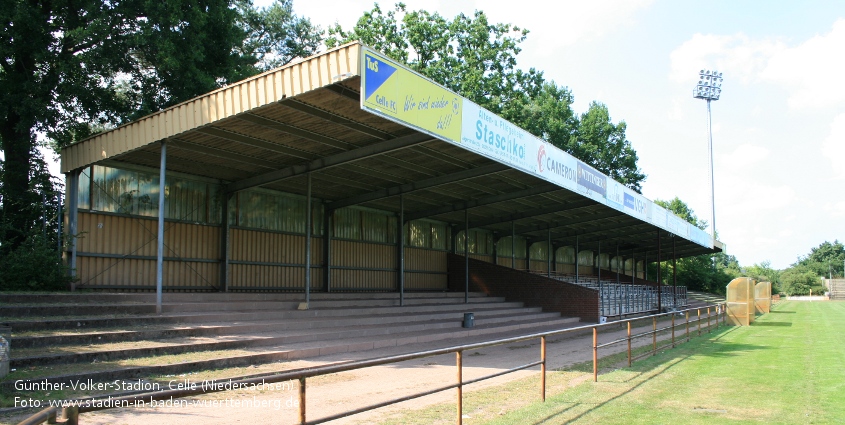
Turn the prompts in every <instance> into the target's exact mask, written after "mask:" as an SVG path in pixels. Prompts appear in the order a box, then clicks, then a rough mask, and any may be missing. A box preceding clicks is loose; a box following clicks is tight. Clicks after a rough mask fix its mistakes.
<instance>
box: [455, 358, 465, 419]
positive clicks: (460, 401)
mask: <svg viewBox="0 0 845 425" xmlns="http://www.w3.org/2000/svg"><path fill="white" fill-rule="evenodd" d="M455 354H456V355H457V358H456V365H457V367H458V376H457V378H458V387H457V389H458V399H457V401H458V408H457V413H458V418H457V424H458V425H461V424H462V423H463V421H464V418H463V416H464V405H463V403H464V393H463V392H464V378H463V367H464V366H463V365H464V362H463V351H458V352H456V353H455Z"/></svg>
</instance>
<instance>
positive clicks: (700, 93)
mask: <svg viewBox="0 0 845 425" xmlns="http://www.w3.org/2000/svg"><path fill="white" fill-rule="evenodd" d="M722 81H723V78H722V73H721V72H718V71H709V70H706V69H702V70H701V71H700V72H699V73H698V85H696V86H695V88H694V89H693V90H692V95H693V97H695V98H696V99H704V100H706V101H707V149H708V150H709V151H710V158H709V160H710V170H709V171H710V237H711V238H712V239H713V241H712V242H713V244H714V245H715V244H716V190H715V186H716V185H715V183H714V177H713V174H714V172H713V119H712V116H711V113H710V101H711V100H719V96H720V95H721V94H722Z"/></svg>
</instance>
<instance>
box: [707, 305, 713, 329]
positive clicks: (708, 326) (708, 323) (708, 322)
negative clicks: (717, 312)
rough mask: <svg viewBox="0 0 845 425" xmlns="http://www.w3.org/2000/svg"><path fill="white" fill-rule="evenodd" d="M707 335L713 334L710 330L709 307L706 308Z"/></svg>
mask: <svg viewBox="0 0 845 425" xmlns="http://www.w3.org/2000/svg"><path fill="white" fill-rule="evenodd" d="M707 333H713V331H711V330H710V307H707Z"/></svg>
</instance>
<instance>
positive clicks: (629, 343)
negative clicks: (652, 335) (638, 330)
mask: <svg viewBox="0 0 845 425" xmlns="http://www.w3.org/2000/svg"><path fill="white" fill-rule="evenodd" d="M628 367H631V321H630V320H629V321H628Z"/></svg>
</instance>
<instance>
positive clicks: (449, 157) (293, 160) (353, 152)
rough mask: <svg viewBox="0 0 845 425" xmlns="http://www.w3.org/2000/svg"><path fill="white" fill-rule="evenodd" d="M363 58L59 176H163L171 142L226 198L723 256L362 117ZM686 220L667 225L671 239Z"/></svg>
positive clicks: (121, 135) (210, 100)
mask: <svg viewBox="0 0 845 425" xmlns="http://www.w3.org/2000/svg"><path fill="white" fill-rule="evenodd" d="M366 52H368V50H366V48H365V47H364V46H362V45H361V44H359V43H357V42H354V43H350V44H346V45H344V46H340V47H338V48H335V49H332V50H330V51H328V52H325V53H322V54H319V55H317V56H314V57H311V58H307V59H305V60H303V61H301V62H298V63H294V64H289V65H286V66H284V67H281V68H278V69H275V70H272V71H269V72H266V73H263V74H260V75H257V76H255V77H252V78H249V79H246V80H243V81H241V82H238V83H234V84H232V85H229V86H227V87H223V88H220V89H218V90H215V91H213V92H211V93H208V94H205V95H203V96H200V97H197V98H195V99H192V100H190V101H187V102H184V103H182V104H179V105H176V106H174V107H171V108H168V109H166V110H164V111H161V112H158V113H155V114H152V115H149V116H147V117H144V118H142V119H139V120H137V121H134V122H131V123H128V124H126V125H123V126H121V127H118V128H116V129H113V130H111V131H108V132H105V133H101V134H99V135H96V136H94V137H92V138H89V139H86V140H83V141H81V142H79V143H76V144H74V145H71V146H69V147H67V148H65V149H63V150H62V155H61V157H62V164H61V167H62V171H63V172H65V173H67V172H71V171H74V170H78V169H80V168H83V167H86V166H89V165H92V164H101V165H108V166H116V167H126V166H129V167H131V166H132V165H140V166H147V167H152V168H158V166H159V161H160V152H161V143H160V142H161V141H166V142H167V147H168V149H167V170H168V171H175V172H180V173H185V174H191V175H196V176H203V177H208V178H213V179H217V180H219V181H220V182H221V184H223V185H224V187H225V190H226V191H227V192H229V193H234V192H237V191H240V190H244V189H249V188H254V187H264V188H269V189H275V190H280V191H284V192H289V193H298V194H305V192H306V187H307V184H306V181H307V177H306V176H307V174H308V173H309V172H310V173H311V177H312V194H313V195H312V196H314V197H316V198H319V199H322V200H323V201H324V202H325V203H326V205H327V207H328V208H330V209H337V208H341V207H345V206H351V205H359V206H365V207H371V208H376V209H380V210H386V211H393V212H398V211H399V208H400V202H399V196H398V195H400V194H401V195H403V196H402V198H403V202H404V217H405V219H406V220H413V219H422V218H428V219H435V220H441V221H445V222H449V223H452V224H454V225H455V226H457V228H458V229H462V228H463V227H464V220H465V216H464V214H465V211H466V213H467V214H468V222H469V227H470V228H484V229H488V230H491V231H494V232H497V233H498V234H499V236H508V235H510V234H511V232H512V231H515V233H516V234H517V235H520V236H523V237H527V238H528V239H529V240H531V241H545V240H547V238H549V236H550V237H551V239H552V242H553V243H554V244H555V246H564V245H571V246H574V245H575V243H576V237H577V238H578V244H579V247H580V249H582V250H584V249H593V250H595V249H597V248H598V244H599V243H601V244H602V248H601V249H602V251H603V252H613V251H614V250H615V248H616V247H617V246H618V247H619V249H620V251H621V252H620V254H622V255H624V256H626V257H630V254H631V253H635V254H636V255H637V257H638V258H639V257H640V256H642V255H647V256H648V257H649V258H655V256H656V252H657V244H658V238H657V235H658V230H661V229H662V230H663V231H661V232H660V235H661V241H662V243H663V252H664V254H663V258H669V255H671V246H672V239H673V233H675V234H677V235H679V236H680V237H674V242H675V243H676V249H677V256H678V257H684V256H690V255H698V254H704V253H711V252H719V251H721V248H722V245H721V243H719V242H718V241H716V242H715V248H709V247H707V246H704V245H703V244H702V243H701V238H700V234H698V233H696V235H698V236H699V238H698V239H697V240H698V242H695V241H694V240H696V238H695V237H691V236H690V235H689V234H686V235H685V234H683V232H680V231H676V232H671V231H670V230H667V226H665V225H662V222H661V223H658V224H655V221H654V220H649V219H643V217H637V216H635V215H632V214H631V213H629V212H626V210H625V208H620V207H617V208H614V207H612V205H611V204H610V203H608V202H605V201H603V200H602V199H601V198H600V197H597V196H596V194H595V193H591V194H590V193H587V194H585V193H580V192H579V191H574V190H572V188H566V187H562V186H561V185H559V184H556V183H554V182H552V181H550V180H549V179H545V178H541V177H539V175H538V174H537V173H532V172H527V171H525V170H523V169H519V168H515V167H514V166H512V164H508V163H507V162H506V161H505V162H503V161H500V160H497V159H496V158H491V157H490V156H489V155H483V154H481V153H479V151H478V150H477V149H476V150H472V149H467V148H466V147H464V146H461V145H460V143H455V142H454V140H453V141H451V142H450V141H447V140H444V138H443V137H441V136H440V135H437V134H432V132H431V131H426V129H420V128H415V127H414V126H412V125H408V124H407V123H403V122H401V120H396V119H393V118H391V117H390V116H389V114H383V113H373V112H371V111H368V110H366V109H364V108H363V107H362V105H363V103H362V100H361V92H362V74H366V72H365V71H363V70H362V69H361V68H363V67H364V65H365V64H363V63H362V62H363V60H362V57H363V55H364V54H365V53H366ZM364 78H366V75H364ZM419 78H422V77H419ZM429 83H430V82H429ZM430 84H433V83H430ZM465 102H468V101H466V100H465ZM371 110H372V108H371ZM538 143H539V142H538ZM537 161H539V157H538V159H537ZM540 167H541V168H542V165H540ZM611 182H612V181H611ZM613 183H615V182H613ZM626 193H627V192H626ZM643 199H644V198H643ZM626 202H627V198H626ZM669 215H670V216H671V213H670V214H669ZM661 219H662V218H661ZM678 220H679V219H677V217H674V216H671V217H668V218H667V219H666V221H668V222H669V227H670V228H671V226H672V223H673V222H677V221H678ZM692 231H693V232H695V231H697V232H701V231H700V230H698V229H694V230H692Z"/></svg>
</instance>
